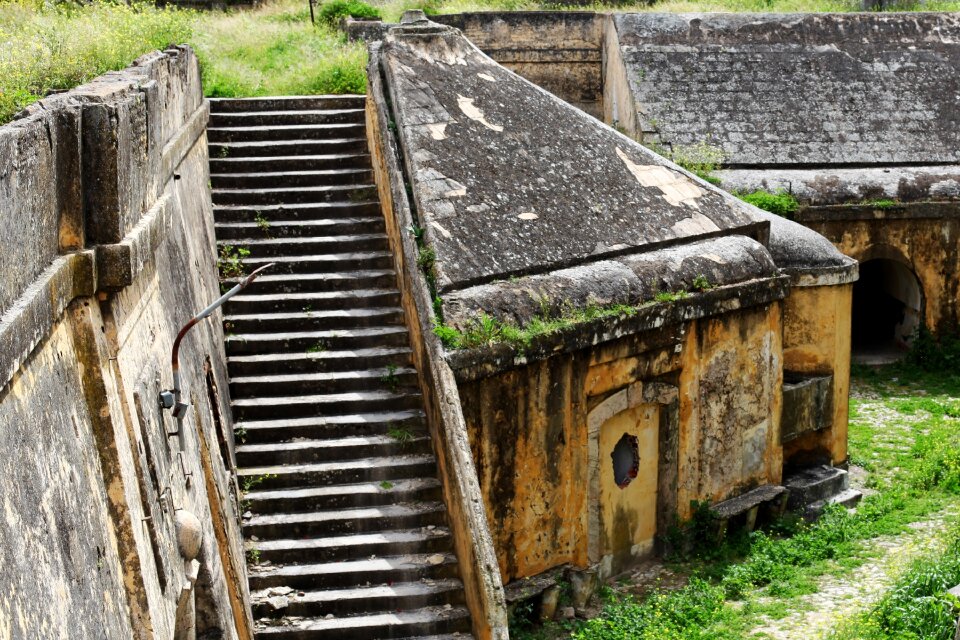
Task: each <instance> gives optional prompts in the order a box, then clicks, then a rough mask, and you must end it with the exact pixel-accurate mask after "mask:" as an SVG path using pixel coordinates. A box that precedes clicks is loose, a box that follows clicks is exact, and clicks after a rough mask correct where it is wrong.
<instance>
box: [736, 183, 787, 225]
mask: <svg viewBox="0 0 960 640" xmlns="http://www.w3.org/2000/svg"><path fill="white" fill-rule="evenodd" d="M734 195H735V196H737V197H738V198H740V199H741V200H743V201H744V202H748V203H750V204H752V205H753V206H755V207H758V208H760V209H763V210H764V211H769V212H770V213H773V214H776V215H778V216H782V217H784V218H791V219H792V218H793V215H794V214H795V213H796V212H797V209H799V208H800V203H799V202H797V199H796V198H794V197H793V196H792V195H790V194H789V193H787V192H785V191H778V192H777V193H770V192H769V191H763V190H762V189H760V190H757V191H753V192H751V193H735V194H734Z"/></svg>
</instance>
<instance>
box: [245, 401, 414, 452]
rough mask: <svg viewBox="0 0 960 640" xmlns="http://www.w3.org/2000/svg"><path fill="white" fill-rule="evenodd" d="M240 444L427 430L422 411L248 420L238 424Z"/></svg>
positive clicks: (409, 410) (372, 412)
mask: <svg viewBox="0 0 960 640" xmlns="http://www.w3.org/2000/svg"><path fill="white" fill-rule="evenodd" d="M235 427H236V431H237V432H238V433H239V434H240V435H238V436H237V439H238V440H239V441H240V442H247V443H252V444H253V443H258V442H278V441H283V440H290V439H292V438H340V437H346V436H350V435H357V436H360V435H375V434H386V433H388V432H389V431H391V430H392V429H397V428H404V429H408V430H411V431H419V430H423V429H425V428H426V427H425V422H424V415H423V411H422V410H421V409H419V408H418V409H406V410H403V411H395V410H387V411H371V412H368V413H351V414H346V415H331V416H310V417H307V418H295V419H285V418H273V419H267V420H246V421H239V422H237V423H236V424H235Z"/></svg>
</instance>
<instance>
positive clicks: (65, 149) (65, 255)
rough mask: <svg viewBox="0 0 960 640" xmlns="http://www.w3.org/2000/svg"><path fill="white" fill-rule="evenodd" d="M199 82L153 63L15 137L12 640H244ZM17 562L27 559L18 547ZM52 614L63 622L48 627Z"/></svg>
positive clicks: (47, 110) (7, 250)
mask: <svg viewBox="0 0 960 640" xmlns="http://www.w3.org/2000/svg"><path fill="white" fill-rule="evenodd" d="M207 119H208V106H207V103H206V102H205V101H204V99H203V93H202V89H201V84H200V68H199V63H198V61H197V58H196V56H195V54H194V53H193V51H192V50H191V49H190V48H188V47H171V48H169V49H167V50H165V51H162V52H160V51H158V52H154V53H151V54H147V55H145V56H143V57H141V58H139V59H138V60H136V61H135V62H134V63H133V65H132V66H130V67H128V68H126V69H124V70H121V71H117V72H111V73H107V74H105V75H103V76H100V77H98V78H96V79H95V80H93V81H92V82H90V83H88V84H86V85H83V86H81V87H78V88H76V89H73V90H71V91H69V92H66V93H63V94H58V95H54V96H51V97H48V98H46V99H44V100H42V101H40V102H38V103H37V104H35V105H33V106H31V107H30V108H29V109H27V110H26V111H25V113H23V114H21V117H19V118H18V119H16V120H14V121H13V122H11V123H10V124H7V125H5V126H2V127H0V242H2V244H3V246H4V251H3V252H2V253H0V274H2V276H0V277H2V285H0V447H2V448H3V450H4V451H5V452H6V453H5V455H4V457H3V460H0V502H3V504H5V505H6V509H5V511H4V515H0V540H2V541H4V546H11V545H14V544H15V545H16V548H17V549H18V551H17V553H15V554H13V556H10V555H7V556H5V566H4V571H3V572H2V574H0V591H2V593H4V597H3V598H2V599H0V619H3V620H6V621H7V623H8V625H12V627H8V631H11V630H12V633H13V637H38V636H43V637H70V638H74V639H77V640H87V639H90V640H93V639H101V638H117V639H121V638H136V639H138V640H139V639H144V640H147V639H149V638H156V637H162V638H186V637H193V634H196V635H200V634H204V633H210V634H217V633H218V634H220V635H218V636H217V637H223V638H229V639H241V638H250V637H251V632H250V630H251V628H252V621H251V619H250V614H249V606H248V602H249V594H248V593H247V584H246V568H245V563H244V554H243V548H242V541H241V537H240V525H239V516H238V500H237V494H236V487H235V481H234V479H233V478H234V476H233V474H232V468H233V466H234V462H233V453H232V446H233V441H232V438H233V430H232V424H231V419H230V412H229V397H228V396H227V391H226V390H227V388H228V385H227V379H226V358H225V356H224V352H223V346H222V345H223V331H222V327H221V323H220V322H219V321H218V320H219V318H217V319H216V320H214V321H211V322H206V323H202V324H201V325H199V326H198V327H196V328H195V329H194V330H193V331H192V332H191V333H190V334H189V335H188V336H187V339H186V340H185V341H184V345H183V349H182V350H181V357H180V362H181V367H182V372H183V379H184V389H185V393H184V400H185V401H187V402H189V403H190V407H189V409H188V410H187V415H186V416H185V419H184V421H183V428H182V429H181V430H180V431H179V432H178V430H177V422H176V421H175V420H174V419H173V418H172V417H171V415H170V413H169V412H166V411H163V410H162V409H160V407H159V404H158V401H157V398H158V393H159V391H160V390H162V389H167V388H169V387H170V386H171V383H172V380H171V371H170V348H171V345H172V342H173V338H174V336H175V335H176V333H177V331H178V329H179V328H180V326H182V325H183V324H184V323H185V322H186V321H187V320H189V319H190V317H191V316H193V315H194V313H196V312H197V311H198V310H200V309H202V308H203V307H205V306H206V305H207V304H209V303H210V302H211V301H212V300H213V299H215V298H216V297H217V296H218V295H219V283H218V278H217V270H216V245H215V240H214V230H213V216H212V209H211V203H210V191H209V184H208V183H209V170H208V163H207V147H206V123H207ZM14 541H16V543H14ZM51 603H55V606H51Z"/></svg>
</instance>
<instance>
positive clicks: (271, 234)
mask: <svg viewBox="0 0 960 640" xmlns="http://www.w3.org/2000/svg"><path fill="white" fill-rule="evenodd" d="M363 109H364V97H363V96H344V97H331V96H326V97H309V98H302V97H290V98H264V99H243V100H212V101H211V120H210V128H209V130H208V135H209V149H210V173H211V184H212V188H213V203H214V215H215V219H216V230H217V242H218V244H219V246H220V250H221V252H222V254H223V253H225V254H227V255H233V256H234V257H238V256H239V253H238V249H239V248H245V249H247V250H249V252H250V253H249V255H248V256H246V257H243V259H242V262H243V266H244V268H245V269H246V270H247V271H249V270H250V269H253V268H256V267H257V266H260V265H262V264H265V263H267V262H275V263H276V266H274V267H273V268H272V269H271V270H270V271H269V272H267V273H266V274H264V275H263V276H261V277H260V278H259V279H258V280H257V281H256V282H255V283H254V284H253V285H251V286H250V287H249V288H248V289H247V290H245V291H244V292H243V293H242V294H241V295H237V296H236V297H234V298H233V299H232V300H231V301H230V302H229V303H228V304H227V306H226V308H225V311H224V314H225V317H224V325H225V332H226V335H227V337H226V351H227V358H228V363H229V375H230V394H231V398H232V408H233V417H234V420H235V424H236V428H237V433H238V445H237V450H236V454H237V464H238V467H239V472H238V473H239V478H240V483H241V486H242V487H243V488H244V500H245V503H244V510H245V513H244V526H243V529H244V536H245V538H246V545H247V550H248V552H247V553H248V558H247V561H248V567H249V574H250V590H251V594H252V598H253V607H254V610H253V616H254V619H255V621H256V627H257V630H256V635H257V638H263V639H266V638H278V639H280V638H282V639H290V640H294V639H296V640H306V639H329V640H351V639H368V638H369V639H373V638H419V639H421V640H427V639H428V638H429V639H430V640H446V639H450V638H454V637H459V638H467V637H470V632H469V629H470V618H469V613H468V611H467V609H466V607H465V606H464V595H463V586H462V584H461V582H460V580H459V579H458V577H457V575H458V574H457V565H456V559H455V557H454V555H453V552H452V548H453V545H452V539H451V536H450V531H449V529H448V528H447V526H446V511H445V508H444V505H443V502H442V497H441V490H440V483H439V481H438V480H437V477H436V476H437V467H436V460H435V458H434V455H433V453H432V451H431V447H430V441H429V439H428V436H427V434H426V431H425V427H424V416H423V411H422V402H421V397H420V395H419V392H418V387H417V384H416V380H417V378H416V376H417V373H416V371H415V370H414V369H413V368H412V366H411V364H410V362H411V361H410V347H409V337H408V335H407V329H406V327H405V325H404V323H403V311H402V310H401V308H400V294H399V291H398V290H397V284H396V275H395V273H394V271H393V261H392V257H391V254H390V251H389V247H388V244H387V237H386V235H385V228H384V221H383V218H382V214H381V212H380V207H379V203H378V201H377V193H376V188H375V187H374V184H373V173H372V170H371V165H370V157H369V155H368V151H367V141H366V133H365V124H364V110H363ZM228 280H229V278H228ZM233 280H236V279H235V278H234V279H233Z"/></svg>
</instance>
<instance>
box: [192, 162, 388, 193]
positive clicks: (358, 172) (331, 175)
mask: <svg viewBox="0 0 960 640" xmlns="http://www.w3.org/2000/svg"><path fill="white" fill-rule="evenodd" d="M371 182H373V170H372V169H370V168H369V167H354V168H350V169H343V168H338V169H317V170H312V171H307V170H299V171H260V172H256V173H215V174H213V175H211V176H210V185H211V186H212V187H213V188H214V189H275V188H281V187H315V186H319V185H328V184H369V183H371Z"/></svg>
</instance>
